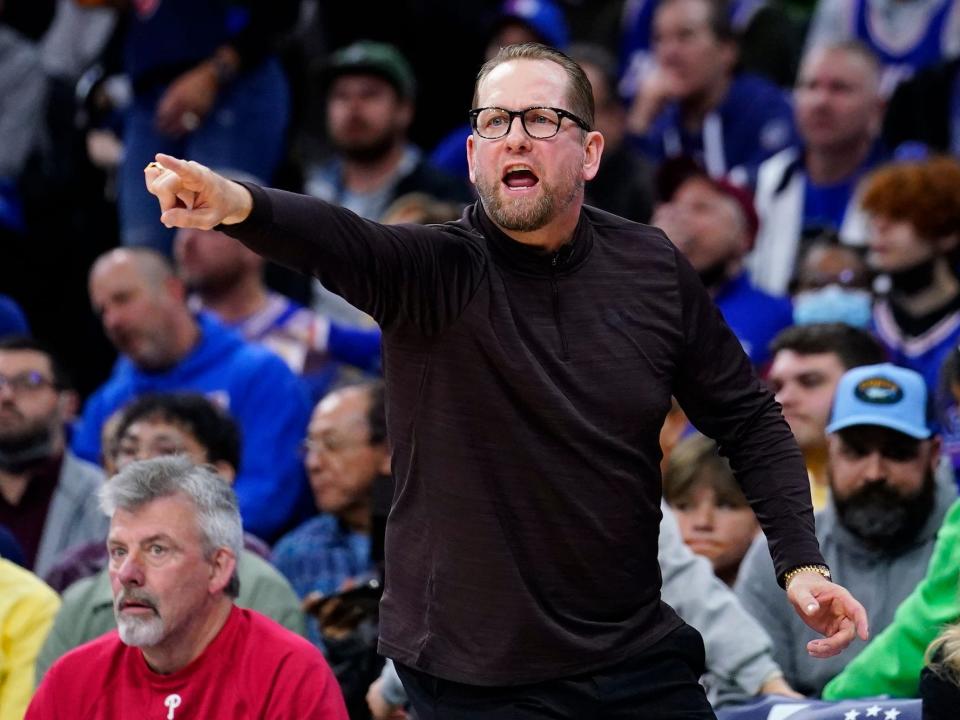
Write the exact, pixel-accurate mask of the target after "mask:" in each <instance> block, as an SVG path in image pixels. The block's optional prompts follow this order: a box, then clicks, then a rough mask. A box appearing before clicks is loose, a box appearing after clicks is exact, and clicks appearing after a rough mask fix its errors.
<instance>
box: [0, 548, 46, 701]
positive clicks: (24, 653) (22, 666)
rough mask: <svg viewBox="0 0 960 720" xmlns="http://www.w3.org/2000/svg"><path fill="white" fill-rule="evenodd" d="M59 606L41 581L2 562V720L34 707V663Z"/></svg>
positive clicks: (0, 580) (8, 563)
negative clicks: (31, 699) (30, 706)
mask: <svg viewBox="0 0 960 720" xmlns="http://www.w3.org/2000/svg"><path fill="white" fill-rule="evenodd" d="M59 606H60V599H59V598H58V597H57V594H56V593H55V592H54V591H53V590H51V589H50V588H49V587H47V586H46V585H45V584H44V583H43V581H41V580H40V578H38V577H37V576H36V575H33V574H32V573H30V572H28V571H27V570H24V569H23V568H22V567H20V566H19V565H15V564H13V563H12V562H10V561H9V560H6V559H4V558H0V720H20V718H22V717H23V713H24V712H25V711H26V709H27V705H29V704H30V698H31V697H33V689H34V686H35V681H34V661H35V660H36V659H37V653H38V652H40V646H41V645H42V644H43V639H44V638H45V637H46V636H47V632H48V631H49V630H50V624H51V623H52V622H53V616H54V615H55V614H56V612H57V608H58V607H59Z"/></svg>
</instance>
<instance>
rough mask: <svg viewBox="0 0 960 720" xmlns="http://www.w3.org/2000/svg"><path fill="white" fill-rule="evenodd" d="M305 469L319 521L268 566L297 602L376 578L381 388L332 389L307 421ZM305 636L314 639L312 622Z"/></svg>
mask: <svg viewBox="0 0 960 720" xmlns="http://www.w3.org/2000/svg"><path fill="white" fill-rule="evenodd" d="M304 449H305V451H306V455H305V460H304V463H305V465H306V468H307V475H308V476H309V478H310V487H311V488H312V489H313V497H314V501H315V503H316V507H317V509H318V510H320V514H319V515H317V516H316V517H314V518H311V519H310V520H307V521H306V522H305V523H304V524H303V525H301V526H300V527H298V528H296V529H295V530H292V531H291V532H289V533H288V534H287V535H284V536H283V537H282V538H280V540H279V541H278V542H277V544H276V547H275V548H274V552H273V561H274V564H275V565H276V567H277V569H278V570H280V572H282V573H283V574H284V575H286V577H287V579H288V580H289V581H290V583H291V584H292V585H293V587H294V589H295V590H296V591H297V594H298V595H299V596H300V597H306V596H308V595H309V594H310V593H312V592H319V593H322V594H324V595H328V594H330V593H333V592H335V591H337V590H340V589H342V588H343V587H344V584H345V583H348V582H352V581H355V580H357V579H359V578H361V577H363V576H368V575H370V573H372V572H373V571H374V569H375V568H374V564H373V561H372V560H371V521H372V506H371V503H372V498H373V486H374V483H375V481H376V480H377V478H378V477H384V476H389V474H390V449H389V447H388V445H387V437H386V417H385V414H384V399H383V385H382V384H381V383H379V382H375V383H370V384H366V385H352V386H349V387H345V388H343V389H340V390H334V391H333V392H332V393H330V394H329V395H327V396H326V397H325V398H324V399H323V400H321V401H320V402H319V403H318V404H317V407H316V408H315V409H314V411H313V416H312V417H311V418H310V426H309V428H308V430H307V439H306V440H305V441H304ZM310 631H311V634H312V637H313V638H314V640H319V638H320V636H319V631H318V630H317V628H316V626H315V624H314V623H313V622H311V623H310Z"/></svg>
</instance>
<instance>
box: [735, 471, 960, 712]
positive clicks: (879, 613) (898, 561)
mask: <svg viewBox="0 0 960 720" xmlns="http://www.w3.org/2000/svg"><path fill="white" fill-rule="evenodd" d="M939 475H940V477H938V479H937V486H936V499H935V501H934V510H933V512H932V513H931V515H930V518H929V520H928V521H927V524H926V525H925V526H924V527H923V529H922V530H921V531H920V533H919V535H918V536H917V538H916V539H915V541H914V542H913V543H911V544H910V545H908V546H906V547H903V548H902V549H901V550H900V552H898V553H897V554H895V555H892V554H888V553H883V552H879V551H876V550H871V549H870V548H868V547H866V546H865V545H864V544H863V542H862V541H861V540H860V539H858V538H857V537H855V536H854V535H852V534H851V533H850V532H849V531H848V530H847V529H846V528H844V527H843V526H842V525H841V524H840V521H839V519H838V517H837V511H836V508H835V506H834V504H833V502H832V501H831V502H830V504H829V505H828V506H827V507H826V508H824V509H823V510H821V511H820V512H819V513H817V515H816V520H817V538H818V539H819V540H820V548H821V551H822V552H823V556H824V558H825V559H826V561H827V564H828V565H829V566H830V569H831V571H832V573H833V577H834V578H835V579H836V581H837V582H839V583H841V584H843V586H844V587H846V588H847V589H848V590H849V591H850V592H851V593H853V596H854V597H855V598H857V600H859V601H860V602H861V603H863V606H864V607H865V608H866V609H867V614H868V616H869V618H870V633H871V635H876V634H877V633H879V632H881V631H882V630H883V629H884V628H885V627H887V625H889V624H890V622H891V621H892V620H893V614H894V612H895V611H896V609H897V606H898V605H900V603H901V602H902V601H903V600H904V598H906V597H907V595H909V594H910V592H911V591H912V590H913V589H914V588H915V587H916V586H917V583H919V582H920V580H922V579H923V576H924V574H925V573H926V571H927V563H928V562H929V560H930V555H931V553H932V552H933V545H934V542H935V541H936V536H937V531H938V530H939V529H940V525H941V524H942V523H943V518H944V516H945V515H946V512H947V510H948V509H949V507H950V505H951V503H953V501H954V500H955V499H956V496H957V491H956V486H955V485H954V483H953V479H952V477H942V473H940V474H939ZM772 570H773V569H772V567H771V565H770V555H769V553H768V552H767V548H766V544H765V543H764V541H763V537H762V536H761V537H758V538H757V540H756V541H755V542H754V543H753V546H752V547H751V548H750V550H749V551H748V552H747V556H746V557H745V558H744V561H743V564H742V565H741V566H740V574H739V575H738V577H737V583H736V586H735V591H736V593H737V595H738V597H739V598H740V600H741V602H742V603H743V605H744V607H745V608H746V609H747V610H749V611H750V612H751V613H753V615H754V617H756V618H757V620H759V621H760V624H761V625H762V626H763V627H764V628H765V629H766V631H767V632H768V633H769V634H770V637H772V638H773V647H774V653H773V657H774V659H775V660H776V661H777V662H778V663H779V664H780V667H782V668H783V672H784V675H785V676H786V679H787V682H789V683H790V684H791V685H792V686H793V687H794V688H795V689H796V690H797V691H798V692H802V693H804V694H805V695H814V696H819V695H820V693H821V692H822V691H823V687H824V685H826V684H827V682H828V681H830V680H831V679H832V678H833V677H834V676H835V675H837V674H838V673H839V672H840V671H841V670H843V668H844V667H845V666H846V665H847V663H849V662H850V661H851V660H852V659H853V658H855V657H856V656H857V655H858V654H859V653H860V652H861V651H862V650H863V648H864V647H865V646H866V643H864V641H863V640H860V639H859V638H855V639H854V641H853V642H852V643H851V644H850V646H849V647H848V648H847V649H846V650H844V651H843V652H842V653H840V654H839V655H836V656H834V657H832V658H826V659H817V658H813V657H811V656H810V655H809V654H807V648H806V645H807V643H808V642H809V641H811V640H814V639H815V638H816V637H817V635H816V633H815V632H814V631H813V630H811V629H810V628H808V627H807V626H806V625H805V624H804V623H803V621H802V620H801V619H800V617H799V616H798V615H797V614H796V613H795V612H794V610H793V608H792V607H791V606H790V604H789V603H788V602H787V599H786V595H785V594H784V592H783V590H782V589H781V588H780V587H778V586H777V584H776V582H775V581H774V580H773V575H772Z"/></svg>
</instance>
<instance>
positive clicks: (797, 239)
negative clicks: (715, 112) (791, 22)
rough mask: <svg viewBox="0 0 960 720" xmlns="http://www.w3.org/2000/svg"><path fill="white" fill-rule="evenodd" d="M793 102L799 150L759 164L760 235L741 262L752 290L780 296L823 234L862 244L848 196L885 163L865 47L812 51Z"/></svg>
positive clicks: (873, 73) (857, 212)
mask: <svg viewBox="0 0 960 720" xmlns="http://www.w3.org/2000/svg"><path fill="white" fill-rule="evenodd" d="M793 97H794V116H795V119H796V123H797V131H798V132H799V135H800V141H801V144H800V146H799V147H790V148H787V149H786V150H782V151H780V152H779V153H777V154H776V155H774V156H773V157H771V158H769V159H767V160H765V161H764V162H763V163H761V165H760V169H759V171H758V174H757V192H756V203H757V213H758V214H759V216H760V232H759V233H758V235H757V246H756V248H755V249H754V251H753V253H752V255H751V256H750V260H749V266H750V272H751V277H752V278H753V281H754V282H755V283H756V285H757V286H758V287H760V288H763V289H764V290H766V291H767V292H771V293H774V294H776V295H783V294H784V293H785V292H786V291H787V287H788V283H789V281H790V279H791V278H792V277H793V274H794V268H795V267H796V263H797V260H798V259H799V258H800V257H801V255H802V254H803V253H804V251H805V249H806V248H805V245H806V244H807V243H809V242H810V241H812V240H813V239H814V238H816V237H818V236H820V235H822V234H823V233H824V232H832V233H836V234H837V235H838V236H839V238H840V241H841V242H843V243H846V244H850V245H858V246H862V245H864V244H865V243H866V240H867V229H866V218H865V216H864V214H863V211H862V209H861V208H860V206H859V201H858V197H857V194H856V189H857V185H858V183H859V181H860V179H861V178H862V177H863V176H864V175H865V174H866V173H867V172H868V171H869V170H871V169H872V168H874V167H876V166H877V165H878V164H879V163H880V162H882V161H883V160H884V156H885V153H884V151H883V149H882V147H881V145H880V143H879V142H878V138H879V135H880V123H881V121H882V118H883V101H882V99H881V97H880V69H879V66H878V64H877V60H876V58H874V57H873V55H872V54H871V53H870V51H869V50H868V49H867V48H865V47H863V46H862V45H860V44H859V43H853V42H847V43H838V44H834V45H826V46H818V47H815V48H813V49H812V50H811V51H810V52H809V53H807V55H806V57H804V59H803V63H802V65H801V66H800V73H799V76H798V77H797V85H796V88H795V90H794V95H793Z"/></svg>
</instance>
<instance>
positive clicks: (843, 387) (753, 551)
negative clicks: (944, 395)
mask: <svg viewBox="0 0 960 720" xmlns="http://www.w3.org/2000/svg"><path fill="white" fill-rule="evenodd" d="M827 432H828V433H829V438H828V461H827V462H828V465H827V474H828V477H829V479H830V490H831V497H830V502H829V503H828V505H827V507H826V508H825V509H823V510H821V511H820V512H819V513H817V515H816V529H817V539H818V540H819V541H820V547H821V548H822V552H823V553H824V558H825V559H826V561H827V563H828V564H829V566H830V568H831V570H832V572H834V573H836V575H837V577H838V578H841V579H842V581H843V583H844V584H845V585H846V586H847V587H849V588H852V589H851V592H854V593H856V594H857V597H861V598H863V600H864V602H865V603H866V605H865V607H869V608H870V625H871V628H872V629H873V631H874V632H881V631H883V629H884V628H886V627H887V626H888V625H889V624H890V623H891V621H892V620H893V617H894V611H895V610H896V609H897V606H898V605H899V604H900V603H901V602H902V601H903V600H904V598H906V597H907V595H909V593H910V590H911V589H912V588H913V587H915V586H916V584H917V583H918V582H919V581H920V580H921V579H922V578H923V575H924V572H925V569H926V567H927V563H928V561H929V560H930V557H931V555H932V553H933V548H934V543H935V541H936V535H937V531H938V530H939V528H940V525H941V524H942V523H943V519H944V517H945V515H946V513H947V510H948V509H949V507H950V505H951V504H952V503H953V502H954V500H955V498H956V487H955V486H954V485H953V483H952V482H942V481H941V482H938V481H937V480H936V479H935V474H934V473H935V470H936V468H937V463H938V460H939V454H940V438H939V436H937V435H936V434H934V433H933V432H931V430H930V425H929V418H928V416H927V390H926V386H925V384H924V382H923V378H922V377H921V376H920V375H919V374H918V373H916V372H914V371H912V370H908V369H905V368H899V367H896V366H894V365H890V364H889V363H886V364H881V365H867V366H864V367H858V368H854V369H852V370H848V371H847V372H846V373H845V374H844V375H843V377H842V378H841V379H840V382H839V384H838V385H837V392H836V397H835V399H834V403H833V412H832V414H831V416H830V424H829V425H828V426H827ZM770 569H771V568H770V562H769V560H768V559H767V548H766V543H765V542H764V541H758V542H756V543H754V545H753V547H751V548H750V551H749V552H748V553H747V557H746V558H745V559H744V562H743V565H742V566H741V568H740V575H739V576H738V578H737V583H736V586H735V589H736V592H737V595H738V596H739V597H740V599H741V601H742V602H743V604H744V606H745V607H746V608H747V610H748V611H749V612H751V613H753V615H754V617H756V618H757V619H758V620H759V621H760V624H761V625H763V626H764V628H765V629H766V630H767V632H768V633H769V634H770V636H771V637H772V638H773V639H774V645H773V646H774V657H775V659H776V660H777V662H778V663H779V664H780V666H781V667H782V668H783V671H784V673H785V675H786V678H787V681H788V682H789V683H790V684H791V685H792V686H793V687H795V688H796V689H797V690H798V691H800V692H801V693H803V694H805V695H819V694H820V692H821V691H822V690H823V687H824V685H826V683H827V681H829V680H830V679H831V678H832V677H834V676H835V675H836V674H837V673H839V672H840V671H841V670H843V668H844V666H845V665H846V664H847V663H848V662H849V661H850V660H851V659H852V658H853V657H855V656H856V655H857V654H858V653H859V652H860V651H861V650H863V647H864V643H863V641H861V640H854V642H853V644H851V645H850V647H849V648H848V649H847V651H846V652H845V653H843V654H841V655H836V656H833V657H830V658H813V657H810V655H808V654H807V651H806V647H805V645H806V642H805V641H807V642H809V641H811V640H813V639H814V635H813V634H812V633H810V632H808V631H807V630H806V628H805V626H803V625H802V621H799V622H797V621H795V615H794V613H792V611H791V608H790V607H789V605H788V604H787V603H786V602H784V600H783V590H782V589H781V588H780V587H779V585H777V583H776V582H774V581H773V580H772V579H771V578H770V577H768V575H769V573H770ZM787 583H788V584H789V579H788V580H787Z"/></svg>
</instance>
